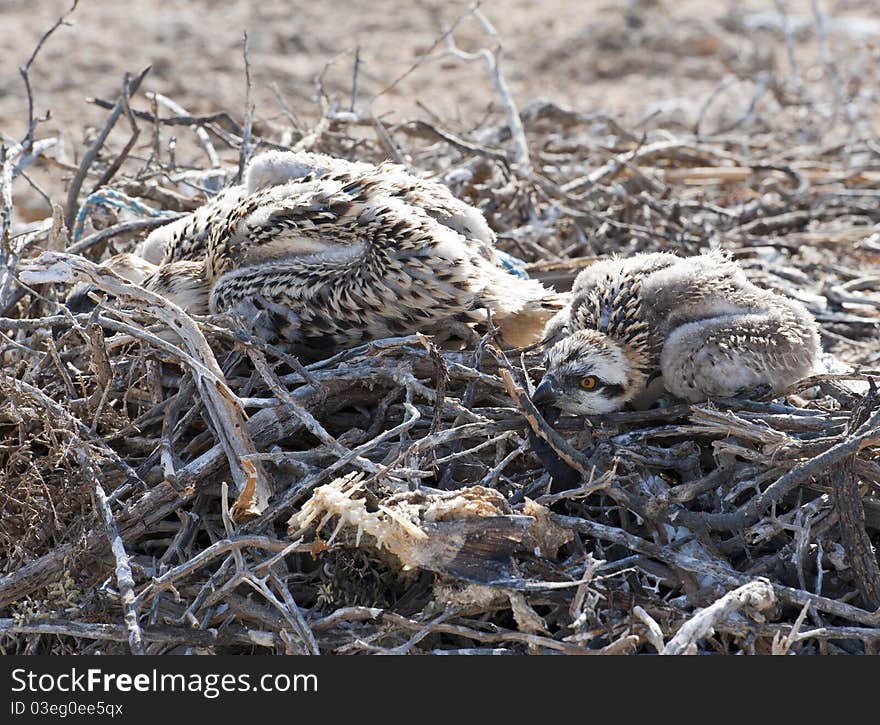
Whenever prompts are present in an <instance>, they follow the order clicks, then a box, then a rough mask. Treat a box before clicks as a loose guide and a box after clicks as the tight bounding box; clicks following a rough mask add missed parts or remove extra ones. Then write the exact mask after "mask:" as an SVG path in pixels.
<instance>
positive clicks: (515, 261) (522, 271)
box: [495, 249, 529, 279]
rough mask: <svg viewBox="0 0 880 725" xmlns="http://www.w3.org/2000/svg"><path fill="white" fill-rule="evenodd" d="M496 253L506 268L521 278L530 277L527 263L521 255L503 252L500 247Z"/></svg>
mask: <svg viewBox="0 0 880 725" xmlns="http://www.w3.org/2000/svg"><path fill="white" fill-rule="evenodd" d="M495 254H497V255H498V261H499V262H501V264H502V265H504V268H505V269H506V270H507V271H508V272H510V273H511V274H512V275H514V276H515V277H519V278H520V279H528V278H529V273H528V272H526V263H525V262H523V260H521V259H520V258H519V257H514V256H513V255H512V254H508V253H507V252H503V251H501V250H500V249H496V250H495Z"/></svg>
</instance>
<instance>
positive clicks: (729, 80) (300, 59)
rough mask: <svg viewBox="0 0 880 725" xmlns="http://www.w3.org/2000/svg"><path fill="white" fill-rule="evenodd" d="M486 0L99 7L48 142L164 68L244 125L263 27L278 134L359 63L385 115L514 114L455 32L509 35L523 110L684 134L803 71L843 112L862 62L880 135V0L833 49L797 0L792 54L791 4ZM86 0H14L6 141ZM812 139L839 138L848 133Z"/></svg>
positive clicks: (81, 141)
mask: <svg viewBox="0 0 880 725" xmlns="http://www.w3.org/2000/svg"><path fill="white" fill-rule="evenodd" d="M470 5H471V3H470V2H468V3H465V2H461V1H458V0H456V1H449V2H437V1H436V0H421V1H420V2H412V3H410V2H400V1H399V0H398V1H395V0H370V1H369V2H367V1H363V2H362V1H360V0H347V1H345V2H334V3H314V2H295V1H291V0H287V1H284V0H263V1H262V2H260V3H252V2H246V1H244V0H234V1H233V0H227V1H217V0H187V1H183V0H161V1H160V0H142V1H140V2H137V3H135V2H131V1H129V0H82V1H81V2H80V3H79V6H78V7H77V9H76V10H75V12H73V13H72V14H71V15H70V17H69V20H68V23H69V25H67V26H64V27H61V28H59V29H58V31H57V32H56V33H55V34H54V35H53V36H52V37H51V38H50V39H49V40H48V42H46V44H45V46H44V47H43V48H42V50H41V52H40V54H39V56H38V58H37V59H36V62H35V63H34V64H33V67H32V69H31V72H30V77H31V81H32V85H33V89H34V105H35V113H36V114H37V115H38V116H42V115H44V114H46V113H47V112H48V113H49V114H50V118H49V119H48V120H47V121H45V122H44V123H42V124H40V126H39V127H38V129H37V134H36V135H37V137H38V138H46V137H56V138H59V139H60V143H59V144H58V145H57V146H56V148H55V149H53V151H52V154H54V156H55V158H57V159H58V160H60V161H61V162H62V163H63V164H68V166H67V167H66V168H67V169H69V168H70V166H69V165H70V164H74V163H76V161H77V159H78V158H79V157H80V156H81V154H82V151H83V149H84V148H85V145H86V144H87V143H88V142H89V140H90V139H92V138H94V135H95V133H96V132H97V129H99V128H100V127H102V126H103V124H104V120H105V118H106V115H107V111H106V110H104V109H101V108H98V107H96V106H95V105H94V104H92V103H90V102H89V101H88V99H89V98H90V97H98V98H103V99H111V100H114V99H115V98H116V97H117V96H118V94H119V91H120V87H121V81H122V78H123V75H124V73H125V72H131V73H136V72H138V71H140V70H142V69H143V68H145V67H147V66H152V70H151V71H150V73H149V75H148V76H147V78H146V80H145V82H144V83H143V85H142V87H141V92H140V93H139V94H138V96H137V97H136V98H135V99H134V104H135V106H136V107H140V108H142V109H147V110H148V109H149V103H148V101H147V100H146V99H145V93H149V92H150V91H158V92H161V93H163V94H165V95H166V96H169V97H170V98H172V99H173V100H175V101H176V102H177V103H179V104H182V105H183V106H184V107H185V108H186V110H188V111H189V112H191V113H193V114H201V113H213V112H216V111H221V110H223V111H228V112H229V113H230V114H231V115H232V116H234V117H235V118H237V119H239V120H241V119H243V118H244V115H245V109H246V108H247V104H246V83H245V63H244V56H243V34H244V33H245V32H247V34H248V39H249V40H248V47H249V57H250V66H251V74H252V79H253V83H252V96H253V102H254V104H255V108H256V120H257V123H258V124H260V123H262V124H263V125H262V126H259V125H258V128H257V130H258V132H259V133H260V135H262V136H264V137H268V138H274V139H279V138H281V137H282V132H283V129H284V128H290V126H291V123H290V121H289V118H290V115H291V113H292V115H293V116H294V117H295V118H296V119H297V120H298V121H299V122H300V123H301V124H302V126H303V127H304V128H309V127H310V126H311V125H312V124H313V123H314V121H315V119H316V118H317V117H318V116H319V115H320V107H319V105H318V103H317V98H318V91H317V89H318V81H317V79H319V78H320V79H321V80H320V83H321V87H322V88H323V89H324V91H325V93H326V94H327V97H328V98H329V99H330V102H331V104H335V106H336V108H338V109H341V110H347V109H349V108H350V107H351V106H352V86H353V82H352V81H353V78H354V75H355V74H354V72H353V70H354V67H355V58H356V57H357V59H358V61H357V69H358V71H357V94H356V97H355V99H354V110H355V111H356V112H357V113H358V114H361V115H369V113H370V112H372V114H373V115H374V116H376V117H380V118H382V120H383V121H384V122H386V123H392V122H394V121H402V120H411V119H415V118H421V119H425V120H430V121H432V122H433V123H439V124H441V125H442V126H443V127H444V128H446V129H449V130H451V131H453V132H458V133H464V134H467V133H468V132H469V131H470V130H471V129H473V128H474V127H476V126H478V125H479V124H480V123H482V122H485V120H486V119H487V117H488V115H490V114H492V113H493V112H494V113H500V112H502V109H501V104H500V102H499V96H498V92H497V90H496V88H495V86H494V85H493V83H492V79H491V77H490V75H489V73H488V71H487V69H486V66H485V63H484V62H483V58H482V57H480V56H477V57H476V59H472V60H466V59H463V58H461V57H455V56H453V55H452V54H451V53H450V52H449V50H448V48H447V46H446V42H445V41H444V39H443V37H442V35H443V32H444V29H449V28H450V27H454V38H455V42H456V44H457V46H458V47H459V48H460V49H462V50H463V51H467V52H471V53H472V52H474V51H478V50H479V49H481V48H486V47H488V48H493V49H494V48H496V47H498V45H499V44H500V46H501V48H502V50H501V53H500V54H499V56H500V59H501V60H500V62H501V70H502V73H503V76H504V78H505V79H506V81H507V83H508V85H509V87H510V90H511V93H512V95H513V98H514V99H515V100H516V102H517V103H518V104H519V106H520V108H524V107H526V106H527V105H528V104H529V103H530V102H532V101H535V100H538V99H542V100H549V101H554V102H556V103H558V104H560V105H562V106H565V107H570V108H572V109H574V110H577V111H580V112H584V113H595V114H608V115H610V116H611V117H613V118H616V119H618V120H619V121H620V122H622V123H624V124H625V125H628V126H631V127H632V126H633V125H635V128H636V129H638V128H643V129H647V128H650V127H654V128H657V127H660V128H668V129H670V130H673V131H676V130H680V129H687V130H689V129H691V128H693V126H694V124H695V122H696V120H697V119H698V118H699V117H700V116H701V114H702V115H703V126H702V128H703V129H704V130H710V131H711V130H713V129H717V128H718V127H719V126H720V125H722V124H724V123H728V122H730V120H731V119H733V120H735V119H737V118H743V117H744V115H745V114H751V115H752V116H753V117H760V116H761V114H764V115H765V116H767V117H772V116H773V115H774V114H776V113H777V112H778V111H779V108H780V107H779V105H778V104H777V103H776V102H775V100H774V96H775V94H776V93H777V91H778V89H777V88H775V87H773V84H772V83H771V84H770V87H769V88H768V84H767V79H773V78H785V79H788V80H791V79H795V80H796V81H797V82H798V83H801V84H803V87H806V88H808V89H809V92H810V93H811V94H813V97H814V99H818V100H820V101H822V102H824V105H825V107H826V108H828V109H831V108H832V106H833V103H834V100H835V98H839V97H840V90H839V89H835V88H834V87H833V84H832V83H830V82H829V80H828V79H829V78H831V77H833V74H832V73H830V72H829V67H831V66H832V65H834V64H836V65H837V66H840V67H843V68H845V69H846V74H845V77H846V78H847V81H845V82H846V83H847V84H848V86H847V87H846V88H845V89H843V90H844V92H845V93H847V94H850V95H851V96H852V97H854V98H856V99H857V101H858V104H859V108H860V109H861V110H860V112H861V113H862V114H863V115H864V116H865V120H866V121H867V122H871V123H874V127H875V129H876V128H880V124H877V117H878V115H880V112H878V109H880V102H878V101H880V98H878V91H877V89H875V88H873V87H864V88H863V87H859V85H858V83H859V81H858V79H859V78H860V77H861V76H862V75H864V76H865V77H873V69H874V68H876V67H877V64H878V61H880V11H878V9H877V7H876V4H875V2H874V0H822V1H821V3H820V7H821V9H822V13H823V26H824V30H825V34H826V42H825V48H826V49H827V54H826V56H825V58H824V59H823V57H822V54H821V52H820V51H821V44H820V42H819V34H818V33H817V32H816V27H817V24H816V22H815V18H814V15H813V13H812V9H811V2H810V0H786V2H785V3H784V6H785V8H786V11H787V18H788V21H789V26H790V28H791V32H790V34H789V38H790V41H791V53H789V50H788V48H787V44H786V42H785V34H784V33H783V31H782V28H783V20H782V16H781V15H779V13H778V11H777V9H776V5H775V4H774V2H773V0H746V1H745V2H733V1H729V2H714V3H704V2H700V1H698V0H682V1H680V2H671V1H666V2H664V1H663V0H630V1H629V2H610V1H604V2H603V1H602V0H554V1H551V2H542V3H536V2H531V1H528V0H509V1H503V0H486V2H484V3H482V5H481V6H480V7H481V12H482V13H483V14H484V16H485V18H486V20H487V21H488V23H489V24H490V26H489V27H486V25H485V24H481V22H479V20H478V19H476V18H474V17H473V16H472V15H466V11H467V9H468V8H469V7H470ZM69 7H70V0H0V134H2V137H0V140H2V141H4V142H6V143H10V142H14V141H15V140H17V139H19V138H21V136H22V135H23V133H24V130H25V128H26V123H27V99H26V94H25V92H24V84H23V82H22V79H21V77H20V75H19V72H18V68H19V67H20V66H21V65H22V64H24V63H25V62H26V60H27V58H28V57H29V55H30V54H31V52H32V50H33V48H34V47H35V45H36V43H37V42H38V40H39V38H40V37H41V35H42V34H43V33H44V32H45V31H46V29H47V28H49V27H50V26H51V25H52V23H53V22H55V20H56V19H57V18H58V17H59V16H60V15H61V14H62V13H63V12H64V11H65V10H67V9H68V8H69ZM465 15H466V17H463V16H465ZM792 58H793V59H794V64H792V62H791V59H792ZM862 69H865V70H864V73H863V72H862ZM868 70H870V72H868ZM850 86H851V87H850ZM710 99H711V104H709V106H710V107H709V108H708V110H705V111H704V107H705V106H706V104H707V101H708V100H710ZM818 105H819V107H821V106H822V103H819V104H818ZM283 106H286V107H287V108H288V109H289V111H290V112H291V113H288V112H286V111H285V110H284V109H283ZM813 106H814V107H815V106H816V104H813ZM831 112H833V111H829V113H831ZM872 114H873V117H872ZM777 121H778V119H776V118H770V120H769V122H768V123H767V124H765V125H767V126H775V125H778V123H777ZM787 123H791V121H788V122H787ZM794 123H799V121H798V119H794ZM127 133H128V131H127V126H126V124H124V123H121V124H118V125H117V129H116V130H114V135H112V136H111V140H110V143H109V144H108V145H107V148H108V149H112V148H114V147H115V148H119V147H120V146H121V145H122V144H124V143H125V140H126V139H127ZM174 133H175V132H174V131H171V132H169V133H168V134H167V135H166V138H165V139H164V140H163V141H164V142H166V143H167V142H168V140H169V139H168V136H170V135H172V134H174ZM177 135H179V136H180V139H179V140H180V151H179V153H180V156H179V158H178V160H180V161H182V162H183V163H184V164H186V163H188V162H191V161H195V159H196V155H197V154H198V151H197V147H196V146H195V145H194V144H193V143H192V142H193V141H194V136H193V135H192V133H191V132H189V131H188V130H186V129H178V130H177ZM874 135H875V136H876V135H877V134H876V133H874ZM805 140H806V141H809V142H817V141H820V142H823V143H834V142H836V141H841V140H842V137H841V138H831V137H829V138H827V139H825V138H823V139H817V138H809V139H805ZM187 143H190V144H191V145H190V146H189V147H187V146H186V144H187ZM187 148H189V149H190V155H189V156H186V154H187ZM221 151H222V149H221ZM230 160H232V159H230ZM60 168H61V173H59V167H57V166H53V167H52V168H48V169H47V168H46V165H45V164H39V165H37V166H36V167H34V168H32V169H31V170H30V171H29V179H25V178H20V179H19V180H18V181H17V182H16V188H15V195H16V219H15V221H16V222H17V223H18V224H19V225H21V224H27V223H29V222H34V221H36V220H39V219H43V218H45V217H46V216H47V215H48V214H49V213H50V209H49V203H48V199H49V198H51V199H52V200H55V201H57V200H59V199H61V198H63V195H64V193H65V185H66V181H67V177H68V176H69V171H65V166H64V165H62V166H61V167H60ZM30 181H33V182H34V183H35V184H36V185H37V186H38V187H40V188H41V189H42V190H43V192H44V194H39V193H37V192H36V191H35V190H34V189H33V188H31V186H30V185H29V182H30ZM17 228H22V227H20V226H19V227H17Z"/></svg>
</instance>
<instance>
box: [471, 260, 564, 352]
mask: <svg viewBox="0 0 880 725" xmlns="http://www.w3.org/2000/svg"><path fill="white" fill-rule="evenodd" d="M482 266H483V269H482V271H483V273H484V276H485V280H486V285H485V287H484V289H483V294H482V297H483V302H484V304H485V306H486V307H488V308H489V310H490V312H491V313H492V320H493V322H494V323H495V324H496V325H497V326H498V328H499V329H500V330H501V335H502V337H503V338H504V341H505V342H506V343H508V344H510V345H513V346H514V347H527V346H529V345H534V344H535V343H537V342H540V341H541V339H542V338H543V336H544V328H545V327H546V325H547V323H548V322H549V321H550V319H551V318H553V317H554V316H555V315H556V314H557V313H558V312H559V311H560V310H562V309H563V308H564V307H565V306H566V305H567V304H568V300H569V297H570V295H569V294H568V293H559V292H554V291H553V290H549V289H547V288H546V287H545V286H544V285H543V284H541V283H540V282H539V281H538V280H536V279H523V278H522V277H520V276H515V275H514V274H511V273H510V272H508V271H507V270H506V269H503V268H501V267H498V266H496V265H494V264H491V263H489V262H487V263H485V264H484V265H482Z"/></svg>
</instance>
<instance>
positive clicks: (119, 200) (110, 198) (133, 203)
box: [73, 188, 176, 242]
mask: <svg viewBox="0 0 880 725" xmlns="http://www.w3.org/2000/svg"><path fill="white" fill-rule="evenodd" d="M102 206H109V207H113V208H115V209H124V210H126V211H130V212H132V213H133V214H137V215H138V216H149V217H157V216H169V215H173V214H175V213H176V212H173V211H164V210H161V209H154V208H153V207H151V206H148V205H146V204H144V203H143V202H140V201H138V200H137V199H134V198H132V197H130V196H128V194H123V193H122V192H121V191H116V189H110V188H104V189H98V191H96V192H94V193H92V194H89V196H87V197H86V199H85V201H83V204H82V206H81V207H80V209H79V211H78V212H77V214H76V225H75V226H74V228H73V241H74V242H77V241H79V238H80V237H81V236H82V234H83V230H84V229H85V225H86V219H88V218H89V216H90V215H91V214H92V212H94V211H95V209H98V208H99V207H102Z"/></svg>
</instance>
